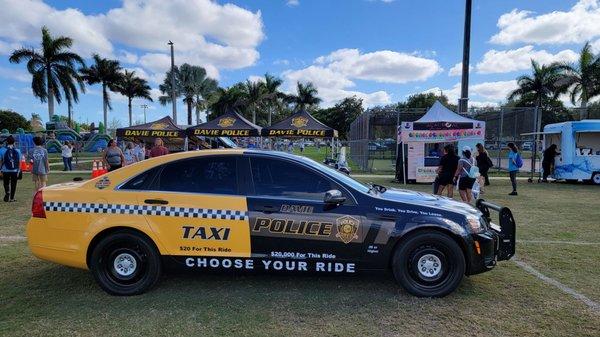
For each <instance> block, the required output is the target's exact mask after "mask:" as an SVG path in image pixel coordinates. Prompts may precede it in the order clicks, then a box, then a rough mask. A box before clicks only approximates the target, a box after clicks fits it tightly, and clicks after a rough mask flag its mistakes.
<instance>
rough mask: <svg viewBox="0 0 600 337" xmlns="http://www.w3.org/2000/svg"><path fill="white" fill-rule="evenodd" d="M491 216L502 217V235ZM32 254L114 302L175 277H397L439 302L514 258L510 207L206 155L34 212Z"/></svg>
mask: <svg viewBox="0 0 600 337" xmlns="http://www.w3.org/2000/svg"><path fill="white" fill-rule="evenodd" d="M490 210H492V211H498V212H499V220H500V221H499V225H494V224H493V223H491V217H490ZM27 238H28V242H29V247H30V249H31V251H32V252H33V254H35V255H36V256H37V257H39V258H41V259H45V260H48V261H53V262H56V263H59V264H63V265H67V266H72V267H77V268H83V269H89V270H90V271H91V272H92V274H93V276H94V278H95V279H96V281H97V282H98V284H99V285H100V286H101V287H102V288H103V289H104V290H105V291H107V292H108V293H110V294H114V295H135V294H140V293H143V292H145V291H147V290H148V289H150V288H151V287H152V286H154V285H155V284H156V282H157V281H158V280H159V278H160V275H161V272H162V271H163V270H164V269H165V268H167V267H169V268H170V267H181V268H186V269H194V270H201V271H211V270H235V271H244V272H248V271H266V272H280V273H281V272H296V273H317V274H324V273H327V274H355V273H361V272H370V271H378V270H379V271H381V270H391V271H392V273H393V275H394V277H395V278H396V280H397V281H398V282H399V283H400V285H402V286H403V287H404V288H405V289H406V291H408V292H409V293H411V294H414V295H416V296H428V297H437V296H444V295H447V294H449V293H451V292H452V291H453V290H454V289H456V287H457V286H458V285H459V283H460V282H461V280H462V278H463V277H464V275H473V274H478V273H481V272H484V271H487V270H489V269H491V268H493V267H494V266H495V265H496V261H498V260H507V259H510V258H511V257H512V256H513V255H514V252H515V222H514V219H513V217H512V214H511V213H510V210H508V209H507V208H502V207H499V206H496V205H493V204H490V203H487V202H485V201H482V200H479V201H478V203H477V208H474V207H472V206H470V205H467V204H464V203H461V202H457V201H453V200H450V199H447V198H443V197H437V196H432V195H428V194H424V193H418V192H412V191H407V190H399V189H391V188H385V187H383V186H379V185H368V184H363V183H360V182H358V181H356V180H354V179H352V178H350V177H348V176H347V175H345V174H343V173H340V172H338V171H336V170H333V169H331V168H329V167H327V166H325V165H322V164H319V163H317V162H314V161H312V160H310V159H307V158H305V157H299V156H294V155H289V154H284V153H279V152H267V151H251V150H239V149H231V150H205V151H193V152H183V153H178V154H172V155H167V156H162V157H158V158H153V159H149V160H146V161H143V162H139V163H136V164H134V165H131V166H126V167H124V168H121V169H119V170H116V171H113V172H110V173H108V174H105V175H103V176H101V177H98V178H95V179H92V180H88V181H85V182H72V183H66V184H59V185H54V186H49V187H46V188H44V189H43V190H41V191H39V192H38V193H37V194H36V195H35V197H34V200H33V205H32V217H31V219H30V221H29V222H28V224H27Z"/></svg>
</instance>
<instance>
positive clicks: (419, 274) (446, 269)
mask: <svg viewBox="0 0 600 337" xmlns="http://www.w3.org/2000/svg"><path fill="white" fill-rule="evenodd" d="M392 270H393V272H394V277H395V278H396V280H397V281H398V282H399V283H400V285H402V287H404V289H406V291H407V292H409V293H410V294H412V295H415V296H419V297H443V296H446V295H448V294H450V293H451V292H453V291H454V290H455V289H456V288H457V287H458V285H459V284H460V282H461V280H462V278H463V276H464V274H465V257H464V254H463V252H462V250H461V248H460V247H459V246H458V244H457V243H456V241H454V240H453V239H452V238H451V237H449V236H448V235H446V234H443V233H439V232H434V231H427V232H420V233H416V234H414V235H411V236H410V237H409V238H407V239H406V240H405V241H403V242H401V243H400V246H399V247H398V248H397V249H396V252H395V253H394V258H393V265H392Z"/></svg>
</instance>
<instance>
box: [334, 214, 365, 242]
mask: <svg viewBox="0 0 600 337" xmlns="http://www.w3.org/2000/svg"><path fill="white" fill-rule="evenodd" d="M335 222H336V224H337V226H336V228H337V234H336V235H335V236H336V237H337V238H340V240H342V242H343V243H349V242H350V241H352V240H354V239H358V234H357V233H358V225H359V224H360V221H358V219H355V218H353V217H351V216H349V215H346V216H343V217H340V218H337V219H336V220H335Z"/></svg>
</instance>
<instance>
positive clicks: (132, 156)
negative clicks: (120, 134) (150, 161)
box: [123, 142, 138, 165]
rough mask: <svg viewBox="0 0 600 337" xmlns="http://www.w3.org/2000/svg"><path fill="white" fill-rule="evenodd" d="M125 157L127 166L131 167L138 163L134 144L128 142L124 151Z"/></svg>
mask: <svg viewBox="0 0 600 337" xmlns="http://www.w3.org/2000/svg"><path fill="white" fill-rule="evenodd" d="M123 157H125V165H131V164H133V163H137V161H138V157H137V153H136V150H135V147H134V146H133V143H132V142H128V143H127V145H126V146H125V151H123Z"/></svg>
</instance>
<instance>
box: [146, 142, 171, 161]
mask: <svg viewBox="0 0 600 337" xmlns="http://www.w3.org/2000/svg"><path fill="white" fill-rule="evenodd" d="M165 154H169V149H167V148H166V147H165V146H164V143H163V140H162V138H156V140H155V141H154V147H153V148H152V150H150V158H154V157H160V156H164V155H165Z"/></svg>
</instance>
